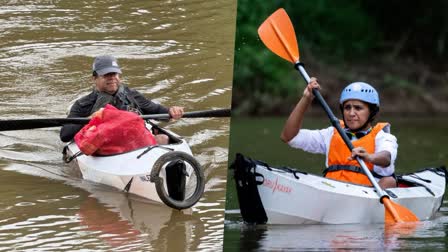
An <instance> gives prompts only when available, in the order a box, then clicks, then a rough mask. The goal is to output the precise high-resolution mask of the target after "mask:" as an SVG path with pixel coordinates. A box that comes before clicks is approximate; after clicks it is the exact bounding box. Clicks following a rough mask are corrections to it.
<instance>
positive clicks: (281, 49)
mask: <svg viewBox="0 0 448 252" xmlns="http://www.w3.org/2000/svg"><path fill="white" fill-rule="evenodd" d="M258 35H259V36H260V39H261V41H263V43H264V44H265V45H266V47H267V48H269V50H271V51H272V52H273V53H275V54H277V55H278V56H280V57H282V58H284V59H285V60H288V61H290V62H292V63H296V62H297V61H298V60H299V47H298V45H297V39H296V33H295V32H294V27H293V26H292V23H291V20H290V19H289V16H288V14H287V13H286V11H285V10H284V9H282V8H280V9H278V10H277V11H275V12H274V13H272V15H271V16H269V17H268V18H267V19H266V20H265V21H264V22H263V24H261V25H260V27H259V28H258Z"/></svg>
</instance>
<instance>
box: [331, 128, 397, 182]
mask: <svg viewBox="0 0 448 252" xmlns="http://www.w3.org/2000/svg"><path fill="white" fill-rule="evenodd" d="M387 125H389V124H388V123H377V124H376V125H375V126H374V127H373V128H372V130H371V131H370V133H368V134H367V135H365V136H363V137H362V138H360V139H357V140H354V141H352V144H353V146H354V147H360V146H362V147H364V148H365V149H366V151H367V152H369V153H374V152H375V137H376V135H377V134H378V132H380V131H381V130H382V129H383V128H384V127H386V126H387ZM341 126H342V127H344V124H343V122H341ZM350 156H351V151H350V150H349V148H348V147H347V145H346V144H345V143H344V140H343V139H342V137H341V135H339V133H338V131H337V130H336V128H335V129H334V133H333V136H332V138H331V141H330V149H329V150H328V157H327V165H328V168H327V169H326V170H325V172H324V173H325V177H326V178H332V179H335V180H339V181H345V182H350V183H354V184H361V185H367V186H372V183H370V181H369V178H368V177H367V175H365V174H364V172H363V171H362V168H361V167H360V166H359V163H358V161H356V159H355V160H348V158H349V157H350ZM365 164H366V166H367V168H369V170H370V171H371V172H372V173H373V164H372V163H369V162H365Z"/></svg>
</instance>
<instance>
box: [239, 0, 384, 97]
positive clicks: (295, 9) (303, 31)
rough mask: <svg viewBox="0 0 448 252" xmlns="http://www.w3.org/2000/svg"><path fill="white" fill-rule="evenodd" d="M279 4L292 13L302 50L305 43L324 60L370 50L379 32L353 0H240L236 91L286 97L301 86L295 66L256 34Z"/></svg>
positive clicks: (305, 46)
mask: <svg viewBox="0 0 448 252" xmlns="http://www.w3.org/2000/svg"><path fill="white" fill-rule="evenodd" d="M280 7H282V8H285V10H286V11H287V13H288V15H289V16H290V17H291V20H292V22H293V25H294V27H295V29H296V35H297V37H298V38H299V45H300V47H301V55H303V53H302V49H304V48H305V50H304V51H307V50H308V51H309V50H312V51H313V53H314V52H318V53H317V55H318V56H323V57H325V58H327V60H331V59H334V60H335V59H336V58H337V59H339V58H341V57H356V56H359V55H361V54H363V53H365V52H366V51H368V50H369V49H371V48H372V47H373V46H374V45H375V40H376V39H377V37H378V33H377V32H376V27H375V25H374V22H373V21H372V20H371V19H370V18H369V17H368V16H366V15H364V14H363V12H362V10H361V9H360V5H359V3H358V2H357V1H342V0H340V1H325V0H317V1H285V2H283V1H261V0H260V1H239V2H238V14H237V29H236V43H235V61H234V90H235V92H234V94H235V93H241V92H242V93H243V94H246V95H249V96H252V95H253V94H257V93H269V94H271V95H273V96H282V97H285V96H288V95H290V94H294V95H296V94H297V89H298V87H299V86H303V85H304V83H303V82H299V80H300V79H299V78H298V76H297V72H295V71H294V70H293V66H292V65H291V64H290V63H289V62H287V61H284V60H282V59H280V58H279V57H278V56H276V55H274V54H273V53H272V52H270V51H269V50H268V49H267V48H265V46H264V45H263V43H262V42H261V40H260V39H259V38H258V34H257V29H258V27H259V26H260V24H261V23H263V21H264V20H265V19H266V18H267V17H268V16H269V15H270V14H272V13H273V12H274V11H275V10H276V9H278V8H280ZM366 30H368V31H369V32H368V33H366V32H365V31H366ZM305 57H306V56H305ZM305 62H306V60H305ZM298 83H301V85H298ZM235 97H238V95H235Z"/></svg>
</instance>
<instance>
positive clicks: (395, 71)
mask: <svg viewBox="0 0 448 252" xmlns="http://www.w3.org/2000/svg"><path fill="white" fill-rule="evenodd" d="M303 54H304V55H303V56H302V58H303V60H304V63H305V64H306V65H305V68H306V70H307V72H308V74H309V75H310V76H316V77H318V79H319V82H320V84H321V86H322V90H321V93H322V95H323V97H324V98H325V100H326V101H327V103H328V104H329V105H330V107H332V108H333V109H334V108H337V107H338V99H339V94H340V90H341V89H342V88H343V87H344V86H345V85H347V84H348V83H351V82H354V81H365V82H368V83H370V84H372V85H373V86H375V88H377V90H378V91H379V92H380V100H381V113H382V114H383V115H388V116H427V115H446V114H448V68H447V66H446V65H440V64H436V63H434V64H429V63H427V62H426V63H423V62H418V61H417V60H415V59H413V58H411V57H409V58H406V57H402V58H396V57H394V56H392V55H390V54H389V55H378V57H377V58H374V59H368V60H364V61H356V62H350V61H347V60H340V62H332V63H331V62H330V63H326V62H323V60H319V59H318V57H317V56H315V55H314V54H312V53H311V52H310V51H309V50H305V52H303ZM305 59H306V60H305ZM291 75H296V78H297V80H298V81H297V83H298V84H297V89H296V90H295V91H293V92H291V93H290V94H288V95H285V96H273V95H271V94H269V93H263V92H259V91H255V92H252V93H248V92H247V91H244V90H240V89H238V86H239V85H234V91H233V99H232V106H233V109H234V112H233V113H234V114H235V115H246V116H257V115H272V116H275V115H287V114H289V112H290V111H291V110H292V109H293V107H294V106H295V104H296V103H297V101H298V99H299V98H298V97H300V96H301V93H302V90H303V86H304V83H303V81H302V78H301V77H300V76H298V73H297V72H296V71H294V70H291ZM310 112H311V113H313V114H316V115H320V114H321V113H323V112H322V109H320V108H319V104H317V102H316V103H314V105H313V109H311V111H310Z"/></svg>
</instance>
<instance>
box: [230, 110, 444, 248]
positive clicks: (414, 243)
mask: <svg viewBox="0 0 448 252" xmlns="http://www.w3.org/2000/svg"><path fill="white" fill-rule="evenodd" d="M285 120H286V118H232V121H231V134H230V149H229V155H230V156H229V163H231V162H232V161H233V160H234V156H235V153H238V152H240V153H242V154H244V155H247V156H249V157H251V158H253V159H258V160H262V161H264V162H266V163H268V164H271V165H273V166H290V167H296V168H299V169H301V170H304V171H307V172H311V173H315V174H320V173H321V172H322V170H323V167H324V165H325V157H324V156H323V155H316V154H309V153H306V152H304V151H301V150H297V149H292V148H290V147H289V146H287V145H286V144H284V143H283V142H282V141H281V140H280V132H281V130H282V128H283V123H284V122H285ZM382 121H387V122H390V123H391V125H392V127H391V131H392V133H393V134H394V135H395V136H396V137H397V139H398V144H399V149H398V157H397V160H396V170H397V172H398V173H407V172H412V171H415V170H418V169H420V168H423V167H429V166H440V165H446V164H447V163H448V148H446V143H447V141H448V134H447V133H446V130H447V129H448V127H447V123H448V120H447V119H445V118H392V117H391V118H385V119H384V118H383V120H382ZM328 125H329V122H328V119H327V118H311V119H309V118H307V119H306V120H305V123H304V128H310V129H315V128H316V129H317V128H323V127H328ZM228 174H229V180H228V183H227V198H226V202H227V205H226V209H227V210H232V209H238V208H239V207H238V202H237V198H236V192H235V184H234V181H233V180H232V179H231V176H232V174H231V173H230V172H229V173H228ZM447 207H448V202H444V203H443V206H442V208H441V211H440V213H439V214H438V216H437V217H436V219H435V220H433V221H429V222H425V223H423V224H422V225H421V226H419V227H418V228H417V229H416V230H415V232H413V233H412V234H406V235H403V234H393V235H390V234H388V233H386V232H385V230H384V226H383V225H342V226H334V225H333V226H328V225H314V226H292V227H290V226H269V225H268V226H256V227H254V226H247V225H245V224H244V223H242V222H241V217H240V216H239V215H238V214H226V223H225V241H224V248H225V251H235V250H241V251H250V250H254V251H279V250H282V251H304V250H322V251H327V250H335V249H336V250H337V249H342V250H343V249H366V250H369V251H370V250H372V251H384V250H400V249H401V250H404V251H409V250H426V249H428V250H442V251H444V250H446V249H448V238H446V237H447V232H448V227H447V226H448V208H447Z"/></svg>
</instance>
